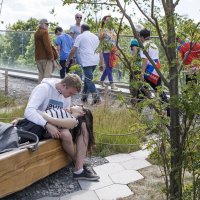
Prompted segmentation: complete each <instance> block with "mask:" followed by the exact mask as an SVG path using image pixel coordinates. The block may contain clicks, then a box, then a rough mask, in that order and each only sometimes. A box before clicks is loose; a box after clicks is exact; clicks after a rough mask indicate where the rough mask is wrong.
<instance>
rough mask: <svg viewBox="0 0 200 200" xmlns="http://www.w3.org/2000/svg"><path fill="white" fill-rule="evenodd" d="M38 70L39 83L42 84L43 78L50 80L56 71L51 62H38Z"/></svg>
mask: <svg viewBox="0 0 200 200" xmlns="http://www.w3.org/2000/svg"><path fill="white" fill-rule="evenodd" d="M36 63H37V68H38V72H39V74H38V82H39V83H40V82H41V81H42V79H43V78H50V77H51V74H52V72H53V69H54V64H53V62H52V61H51V60H37V61H36Z"/></svg>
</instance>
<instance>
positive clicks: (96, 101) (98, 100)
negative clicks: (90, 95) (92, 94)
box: [91, 99, 101, 106]
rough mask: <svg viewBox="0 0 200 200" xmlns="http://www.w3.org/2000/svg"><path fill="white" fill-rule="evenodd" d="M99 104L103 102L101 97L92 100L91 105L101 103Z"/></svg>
mask: <svg viewBox="0 0 200 200" xmlns="http://www.w3.org/2000/svg"><path fill="white" fill-rule="evenodd" d="M99 104H101V100H100V99H95V100H93V101H92V103H91V106H94V105H99Z"/></svg>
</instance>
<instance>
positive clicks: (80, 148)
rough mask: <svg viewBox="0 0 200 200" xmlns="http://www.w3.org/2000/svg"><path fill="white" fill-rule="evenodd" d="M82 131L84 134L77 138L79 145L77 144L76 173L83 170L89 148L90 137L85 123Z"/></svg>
mask: <svg viewBox="0 0 200 200" xmlns="http://www.w3.org/2000/svg"><path fill="white" fill-rule="evenodd" d="M81 129H82V134H81V135H80V136H79V137H78V138H77V143H76V163H75V170H76V171H77V170H79V169H81V168H83V163H84V159H85V156H86V153H87V146H88V137H89V136H88V131H87V128H86V124H85V123H82V125H81Z"/></svg>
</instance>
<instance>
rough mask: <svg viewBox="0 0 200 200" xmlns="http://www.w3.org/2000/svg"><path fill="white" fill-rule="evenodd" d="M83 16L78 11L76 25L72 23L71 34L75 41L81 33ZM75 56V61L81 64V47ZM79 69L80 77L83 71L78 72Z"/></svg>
mask: <svg viewBox="0 0 200 200" xmlns="http://www.w3.org/2000/svg"><path fill="white" fill-rule="evenodd" d="M82 18H83V17H82V15H81V14H80V13H77V14H76V15H75V21H76V23H75V25H72V26H71V27H70V29H69V34H70V35H71V36H72V38H73V40H74V42H75V40H76V38H77V36H78V35H80V34H81V21H82ZM74 58H75V63H76V64H79V65H81V61H80V52H79V49H77V50H76V54H75V56H74ZM80 67H81V66H80ZM80 70H81V68H80ZM78 71H79V70H77V74H78V75H80V77H81V73H80V72H78Z"/></svg>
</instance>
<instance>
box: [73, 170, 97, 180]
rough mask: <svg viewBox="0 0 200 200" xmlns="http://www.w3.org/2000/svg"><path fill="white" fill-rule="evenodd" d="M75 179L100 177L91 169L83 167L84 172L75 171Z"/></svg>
mask: <svg viewBox="0 0 200 200" xmlns="http://www.w3.org/2000/svg"><path fill="white" fill-rule="evenodd" d="M73 179H74V180H88V181H97V180H99V179H100V177H99V176H97V175H96V174H93V173H91V171H89V170H86V169H83V172H82V173H80V174H75V173H73Z"/></svg>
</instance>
